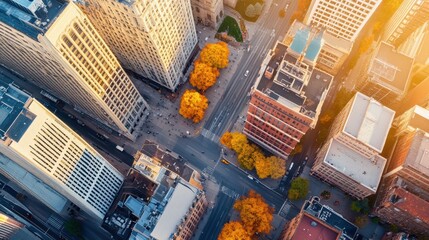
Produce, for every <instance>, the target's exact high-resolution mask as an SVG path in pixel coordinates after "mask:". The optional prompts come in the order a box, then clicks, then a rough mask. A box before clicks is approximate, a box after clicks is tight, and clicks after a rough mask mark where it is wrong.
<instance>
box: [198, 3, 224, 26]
mask: <svg viewBox="0 0 429 240" xmlns="http://www.w3.org/2000/svg"><path fill="white" fill-rule="evenodd" d="M191 6H192V15H194V19H195V21H196V22H198V23H202V24H204V25H206V26H210V27H212V28H215V29H216V28H217V27H218V26H219V24H220V23H221V22H222V19H223V15H224V14H223V0H191ZM216 30H217V29H216Z"/></svg>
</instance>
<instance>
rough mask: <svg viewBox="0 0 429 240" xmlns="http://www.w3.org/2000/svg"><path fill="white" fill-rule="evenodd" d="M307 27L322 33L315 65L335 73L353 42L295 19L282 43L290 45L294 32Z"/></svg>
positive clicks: (347, 54) (309, 29)
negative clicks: (321, 42)
mask: <svg viewBox="0 0 429 240" xmlns="http://www.w3.org/2000/svg"><path fill="white" fill-rule="evenodd" d="M303 29H307V31H310V32H311V31H316V32H318V31H319V32H320V33H321V34H322V41H323V44H322V48H321V49H320V54H319V56H318V58H317V63H316V66H317V67H318V68H320V69H321V70H323V71H326V72H327V73H329V74H332V75H335V74H337V72H338V71H339V70H340V68H341V66H342V65H343V63H344V61H345V60H346V59H347V57H348V56H349V54H350V51H351V50H352V47H353V42H351V41H348V40H346V39H344V38H338V37H335V36H333V35H332V34H330V33H329V32H327V31H325V30H324V28H317V27H315V26H308V25H305V24H303V23H301V22H299V21H297V20H295V21H294V22H293V23H292V25H291V26H290V28H289V30H288V32H287V33H286V36H285V38H284V40H283V43H284V44H285V45H286V46H288V47H290V45H291V43H292V41H293V39H294V38H295V34H296V32H297V31H298V30H303Z"/></svg>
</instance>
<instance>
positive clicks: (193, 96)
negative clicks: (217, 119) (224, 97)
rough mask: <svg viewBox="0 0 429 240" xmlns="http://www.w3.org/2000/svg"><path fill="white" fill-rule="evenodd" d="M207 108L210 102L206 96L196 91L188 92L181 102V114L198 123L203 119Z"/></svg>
mask: <svg viewBox="0 0 429 240" xmlns="http://www.w3.org/2000/svg"><path fill="white" fill-rule="evenodd" d="M207 107H208V101H207V98H206V97H205V96H204V95H202V94H200V93H199V92H197V91H195V90H186V91H185V93H184V94H183V96H182V99H181V101H180V109H179V113H180V115H182V116H183V117H184V118H187V119H192V121H193V122H194V123H198V122H200V121H201V120H202V119H203V117H204V113H205V111H206V109H207Z"/></svg>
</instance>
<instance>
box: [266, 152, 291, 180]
mask: <svg viewBox="0 0 429 240" xmlns="http://www.w3.org/2000/svg"><path fill="white" fill-rule="evenodd" d="M266 159H267V162H269V163H270V176H271V178H273V179H279V178H281V177H283V176H284V175H285V174H286V161H285V160H283V159H281V158H279V157H276V156H271V157H268V158H266Z"/></svg>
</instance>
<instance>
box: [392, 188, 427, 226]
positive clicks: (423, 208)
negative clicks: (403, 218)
mask: <svg viewBox="0 0 429 240" xmlns="http://www.w3.org/2000/svg"><path fill="white" fill-rule="evenodd" d="M389 201H390V202H391V203H392V204H393V206H394V207H395V208H398V209H401V210H402V211H403V212H406V213H407V214H409V215H411V216H413V217H414V218H416V219H420V221H422V222H423V223H425V224H427V225H429V202H427V201H425V200H424V199H422V198H420V197H418V196H416V195H414V194H412V193H410V192H408V191H407V190H405V189H403V188H395V190H394V191H393V192H392V193H391V195H390V198H389Z"/></svg>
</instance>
